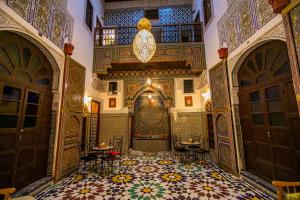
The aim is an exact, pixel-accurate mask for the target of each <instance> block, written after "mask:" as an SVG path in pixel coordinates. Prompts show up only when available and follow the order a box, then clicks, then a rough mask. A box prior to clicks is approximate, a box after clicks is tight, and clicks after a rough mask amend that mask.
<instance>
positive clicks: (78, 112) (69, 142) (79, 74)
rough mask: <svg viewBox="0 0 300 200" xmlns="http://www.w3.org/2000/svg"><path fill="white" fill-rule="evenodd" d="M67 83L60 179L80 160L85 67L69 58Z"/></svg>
mask: <svg viewBox="0 0 300 200" xmlns="http://www.w3.org/2000/svg"><path fill="white" fill-rule="evenodd" d="M67 59H68V62H67V67H66V73H67V74H66V85H67V86H68V87H67V88H66V89H65V91H64V99H63V102H62V115H61V119H60V120H61V122H60V123H61V127H60V134H59V137H60V138H58V141H59V144H58V146H59V149H58V152H57V157H58V158H57V166H58V167H57V171H56V178H57V179H60V178H62V177H64V176H66V175H68V174H70V173H72V172H73V171H75V170H77V168H78V167H79V161H80V146H79V144H80V139H81V137H80V136H81V134H80V133H81V122H82V117H83V113H82V112H83V101H82V99H83V95H84V88H85V87H84V84H85V68H84V67H83V66H81V65H80V64H78V63H77V62H76V61H74V60H72V59H71V58H67Z"/></svg>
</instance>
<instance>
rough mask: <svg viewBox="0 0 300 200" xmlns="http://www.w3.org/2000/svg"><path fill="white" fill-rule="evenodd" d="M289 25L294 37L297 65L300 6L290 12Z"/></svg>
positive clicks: (299, 58) (299, 61) (299, 56)
mask: <svg viewBox="0 0 300 200" xmlns="http://www.w3.org/2000/svg"><path fill="white" fill-rule="evenodd" d="M290 16H291V25H292V27H293V28H292V30H293V35H294V42H295V46H296V51H297V56H298V63H300V6H297V7H296V8H294V9H293V10H292V11H291V12H290Z"/></svg>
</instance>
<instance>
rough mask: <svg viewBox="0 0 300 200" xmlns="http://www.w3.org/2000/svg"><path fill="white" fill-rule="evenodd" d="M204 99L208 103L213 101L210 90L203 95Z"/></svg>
mask: <svg viewBox="0 0 300 200" xmlns="http://www.w3.org/2000/svg"><path fill="white" fill-rule="evenodd" d="M202 97H203V98H204V100H205V101H207V100H208V99H211V93H210V90H208V91H207V92H204V93H202Z"/></svg>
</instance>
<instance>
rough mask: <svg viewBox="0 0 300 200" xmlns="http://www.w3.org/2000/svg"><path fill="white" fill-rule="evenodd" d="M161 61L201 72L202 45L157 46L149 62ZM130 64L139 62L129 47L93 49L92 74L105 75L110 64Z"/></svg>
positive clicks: (203, 58)
mask: <svg viewBox="0 0 300 200" xmlns="http://www.w3.org/2000/svg"><path fill="white" fill-rule="evenodd" d="M162 61H184V62H186V65H190V66H191V70H192V71H193V72H201V71H202V70H204V69H206V64H205V51H204V44H203V43H181V44H158V45H157V49H156V52H155V54H154V56H153V58H152V59H151V61H150V62H162ZM132 62H139V61H138V60H137V58H136V57H135V55H134V53H133V50H132V47H131V46H129V45H126V46H125V45H122V46H105V47H95V48H94V67H93V72H95V73H98V74H107V69H108V68H111V67H112V66H111V63H132ZM182 67H184V66H182ZM179 69H180V67H179Z"/></svg>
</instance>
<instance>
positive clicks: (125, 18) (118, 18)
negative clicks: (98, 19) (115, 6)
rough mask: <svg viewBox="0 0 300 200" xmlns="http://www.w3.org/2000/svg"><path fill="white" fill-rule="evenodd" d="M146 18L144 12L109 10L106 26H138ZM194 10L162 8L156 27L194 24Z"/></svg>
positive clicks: (106, 13)
mask: <svg viewBox="0 0 300 200" xmlns="http://www.w3.org/2000/svg"><path fill="white" fill-rule="evenodd" d="M143 17H144V10H142V9H135V10H126V11H124V10H108V11H106V12H105V14H104V26H134V27H135V26H136V25H137V23H138V21H139V20H140V19H141V18H143ZM192 22H193V18H192V8H191V7H178V8H160V9H159V21H158V22H155V23H154V25H162V24H186V23H192Z"/></svg>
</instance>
